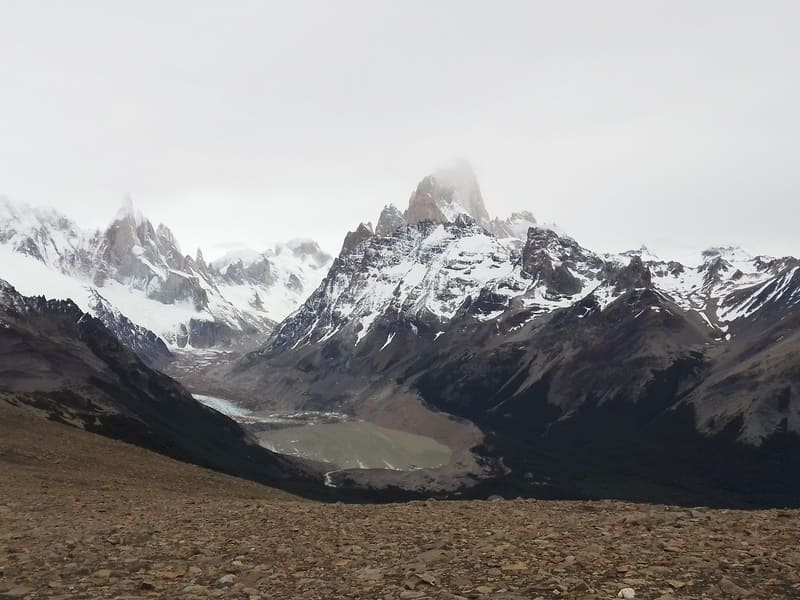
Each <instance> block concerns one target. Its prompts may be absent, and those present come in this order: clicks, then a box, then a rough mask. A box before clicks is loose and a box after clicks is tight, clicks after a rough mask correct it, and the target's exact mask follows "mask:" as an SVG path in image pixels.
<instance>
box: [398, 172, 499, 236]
mask: <svg viewBox="0 0 800 600" xmlns="http://www.w3.org/2000/svg"><path fill="white" fill-rule="evenodd" d="M459 214H466V215H468V216H470V217H472V218H473V219H474V220H475V221H476V222H477V223H478V224H479V225H480V226H481V227H488V226H489V213H488V212H487V210H486V206H485V205H484V203H483V195H482V194H481V190H480V187H479V185H478V180H477V177H476V176H475V173H474V171H473V170H472V167H470V166H469V164H467V163H466V162H458V163H456V164H455V165H453V166H452V167H450V168H448V169H442V170H440V171H437V172H436V173H434V174H433V175H429V176H427V177H425V178H424V179H423V180H422V181H420V183H419V184H418V185H417V189H416V190H415V191H414V193H413V194H412V195H411V198H410V199H409V202H408V209H407V210H406V212H405V215H404V218H405V221H406V222H407V223H409V224H411V225H413V224H416V223H420V222H422V221H430V222H433V223H452V222H453V221H454V220H455V218H456V216H457V215H459Z"/></svg>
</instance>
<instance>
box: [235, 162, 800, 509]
mask: <svg viewBox="0 0 800 600" xmlns="http://www.w3.org/2000/svg"><path fill="white" fill-rule="evenodd" d="M460 175H461V176H460V178H459V179H458V186H461V187H460V188H459V187H458V186H456V185H453V184H452V183H451V182H449V181H448V183H447V184H444V183H443V182H442V179H443V178H438V177H437V176H436V175H432V176H428V177H426V178H424V179H423V180H422V181H421V183H420V184H419V185H418V186H417V188H416V189H415V191H414V193H413V194H412V195H411V199H410V201H409V207H408V209H406V210H405V211H404V212H401V211H400V210H399V209H397V208H395V207H392V206H387V207H386V208H384V209H383V211H382V213H381V216H380V218H379V220H378V226H377V227H376V228H375V229H374V230H373V229H372V228H371V226H369V225H366V224H362V225H361V226H359V227H358V228H357V229H356V230H355V231H353V232H350V233H349V234H348V235H347V237H346V240H345V243H344V244H343V248H342V251H341V253H340V254H339V256H338V257H337V258H336V259H335V260H334V262H333V265H332V267H331V270H330V271H329V273H328V275H327V277H326V278H325V279H324V280H323V282H322V284H321V285H320V287H319V288H317V290H316V291H315V292H314V293H313V294H311V296H310V297H309V298H308V300H307V301H306V302H305V303H304V304H303V305H302V306H301V307H300V308H299V309H298V310H297V311H296V312H295V313H293V314H292V315H290V316H289V317H288V318H287V319H286V320H284V321H283V322H282V323H281V324H280V325H279V326H278V327H276V329H275V331H274V333H273V334H272V335H271V337H270V339H269V340H268V342H267V343H266V344H265V345H264V347H263V348H261V349H260V350H259V351H257V352H253V353H251V354H250V355H248V356H246V357H245V358H243V359H242V360H241V361H240V362H239V363H238V364H237V365H236V366H235V367H234V368H233V369H231V370H230V371H228V372H227V373H226V374H223V375H222V377H223V378H224V380H225V384H226V385H227V386H229V389H231V390H236V393H237V394H238V397H240V398H247V397H250V398H253V397H254V395H253V391H254V390H258V391H259V396H258V397H259V398H260V399H262V400H261V402H262V403H269V402H270V401H271V399H275V401H279V402H280V403H282V404H283V405H285V404H286V403H287V402H288V403H290V404H292V406H293V407H296V408H303V407H309V408H310V407H314V408H320V407H324V408H326V409H334V408H336V409H342V410H352V411H354V412H356V413H359V411H363V410H367V408H365V407H370V408H369V410H375V408H374V406H375V403H376V402H378V400H377V399H378V398H388V397H395V396H397V395H402V394H412V395H415V396H416V397H418V398H419V399H421V400H422V401H423V402H424V403H425V404H426V405H427V406H430V407H433V408H435V409H439V410H443V411H445V412H448V413H451V414H455V415H457V416H459V417H463V418H466V419H469V420H471V421H472V422H474V423H476V424H477V425H478V426H480V427H481V428H482V429H483V430H484V431H487V432H492V436H494V438H493V439H494V440H495V442H494V443H493V444H492V445H491V448H493V449H489V450H487V452H489V454H490V455H491V456H493V457H495V458H498V457H502V459H503V461H504V462H503V464H504V465H506V466H507V467H508V466H509V465H510V464H511V463H515V464H513V466H511V470H512V472H515V473H516V475H509V477H510V478H511V479H512V480H513V486H514V487H515V488H516V486H523V487H525V486H529V483H526V482H525V481H526V480H525V478H524V477H522V474H523V473H525V472H526V471H530V470H531V469H533V468H534V466H532V465H531V464H530V462H528V461H529V460H530V459H531V457H532V456H537V455H538V454H539V453H542V452H543V453H546V454H548V455H550V454H553V453H555V454H556V455H558V456H560V457H561V458H559V459H558V460H557V461H556V462H557V463H558V465H559V466H560V467H565V468H569V469H574V468H575V465H576V462H574V461H577V463H587V462H592V463H593V464H594V462H596V461H599V464H598V465H597V469H598V473H603V474H604V475H608V476H609V477H611V478H612V479H613V478H616V477H622V478H623V480H624V477H625V475H624V473H623V474H621V473H620V472H618V471H617V470H616V469H617V468H618V467H619V468H620V469H621V470H622V471H625V469H634V470H636V471H637V473H638V472H642V471H644V472H647V473H651V474H652V473H661V474H663V475H664V477H667V478H674V479H672V481H674V482H675V483H674V485H675V486H677V488H676V489H684V490H685V489H688V488H691V487H692V486H696V485H698V482H699V481H708V478H709V477H710V476H711V474H715V475H714V476H716V477H717V478H718V479H719V480H720V483H719V485H720V486H723V487H726V486H730V487H731V489H734V488H735V489H736V490H737V492H736V493H737V494H738V493H743V490H744V489H746V488H748V486H752V485H755V483H754V481H755V480H751V479H747V478H741V477H740V475H741V473H738V472H737V473H732V472H729V471H726V470H725V467H724V465H725V464H726V463H725V461H726V460H728V458H726V457H730V456H731V454H730V452H733V450H732V449H733V448H734V447H735V448H746V449H744V450H741V453H742V454H741V456H739V458H737V460H738V459H741V460H742V461H743V462H746V463H748V464H751V463H750V461H752V464H753V465H759V466H757V467H754V469H755V470H754V471H753V472H756V471H758V469H762V470H761V471H760V472H761V473H762V474H764V478H765V481H764V482H763V484H764V486H765V488H764V489H765V490H772V491H774V490H776V489H781V486H783V485H784V484H785V481H784V480H783V479H782V476H783V474H782V473H781V472H780V470H777V471H776V470H773V469H772V467H771V466H770V465H771V464H772V463H769V461H770V460H773V458H774V456H773V454H772V450H771V449H772V448H777V447H779V444H778V442H776V441H775V440H777V439H779V438H780V439H782V438H781V436H785V435H789V436H790V437H791V439H790V441H789V442H786V443H790V444H796V446H797V447H798V448H800V436H799V435H798V434H800V379H799V378H798V373H800V362H798V361H799V360H800V359H798V357H799V356H800V261H798V260H797V259H795V258H792V257H786V258H771V257H765V256H756V257H752V256H750V255H748V254H747V253H745V252H744V251H742V250H740V249H736V248H711V249H709V250H707V251H706V252H704V253H703V255H702V257H701V260H700V261H699V264H697V265H684V264H681V263H680V262H677V261H668V260H662V259H660V258H659V257H657V256H655V255H654V254H653V253H652V252H650V251H649V250H648V249H647V248H646V247H642V248H640V249H639V250H634V251H628V252H624V253H621V254H619V255H601V254H599V253H596V252H592V251H591V250H589V249H587V248H584V247H583V246H581V245H580V244H579V243H578V242H577V241H575V240H574V239H572V238H571V237H569V236H566V235H564V234H563V232H559V231H558V230H555V229H554V228H551V227H542V226H538V225H537V224H536V220H535V218H533V216H532V215H529V214H525V213H522V214H523V215H524V216H520V215H519V214H517V215H516V216H512V217H511V219H509V221H508V223H511V224H514V223H516V224H520V223H522V222H525V223H526V224H530V226H529V227H528V228H527V231H526V233H525V239H524V242H522V244H521V245H520V244H519V243H515V242H514V239H515V238H514V237H513V236H518V235H519V234H520V231H519V230H518V229H517V230H515V229H514V228H513V227H511V226H508V227H505V228H503V227H499V226H498V225H497V223H499V222H500V223H502V222H504V221H502V220H498V219H490V218H489V216H488V212H487V211H486V209H485V207H484V205H483V200H482V196H481V195H480V193H479V191H480V190H479V188H478V186H477V182H476V180H475V179H474V177H466V176H464V174H463V173H460ZM466 199H468V200H466ZM742 365H745V366H744V367H743V366H742ZM287 382H291V387H290V388H289V387H287ZM600 423H602V426H598V424H600ZM615 440H629V447H628V448H627V449H626V450H625V453H624V460H623V461H622V462H620V460H622V459H620V458H619V456H617V454H615V453H616V452H617V449H616V448H617V446H618V443H617V442H616V441H615ZM780 443H783V442H780ZM520 444H522V446H524V447H525V448H527V449H528V450H529V451H530V453H526V452H525V451H523V450H522V449H521V447H520V446H519V445H520ZM775 444H778V445H777V446H776V445H775ZM506 447H508V448H515V450H514V452H515V454H514V455H513V456H509V455H507V454H505V453H504V451H503V450H502V448H506ZM654 447H658V448H666V450H663V452H662V454H660V455H659V454H657V453H656V454H654V453H653V448H654ZM792 447H794V446H792ZM583 449H591V451H588V452H586V453H584V452H583ZM593 450H596V454H593V452H592V451H593ZM736 451H737V452H739V451H740V450H736ZM686 453H689V454H691V453H700V454H701V455H702V456H701V457H700V458H699V459H697V460H696V461H695V463H696V464H693V468H692V469H689V470H688V471H685V472H682V471H681V470H680V469H681V468H683V467H680V468H679V467H678V466H677V465H679V464H680V465H683V464H685V463H686V461H688V460H690V458H689V457H688V456H684V454H686ZM665 456H673V457H674V458H675V459H676V462H675V463H669V461H667V463H668V464H667V465H664V464H662V463H664V461H665V458H664V457H665ZM719 461H722V462H719ZM764 461H766V462H764ZM623 463H624V465H623V466H622V467H620V465H622V464H623ZM657 463H658V465H657ZM553 464H555V463H553ZM656 465H657V466H656ZM536 468H542V465H541V464H540V463H536ZM548 475H552V476H553V477H556V476H557V474H554V473H548ZM728 475H730V477H728ZM737 477H739V478H738V479H737ZM646 478H647V476H645V479H646ZM687 478H688V479H689V480H691V481H688V480H687ZM533 479H536V477H535V476H534V477H533ZM587 485H589V484H587ZM659 485H661V484H659ZM592 486H594V483H592V484H591V486H589V487H587V488H586V489H587V490H589V489H591V490H592V493H594V491H596V490H595V488H594V487H592ZM681 486H684V487H683V488H681ZM686 486H688V488H687V487H686ZM693 489H694V488H693ZM720 489H721V488H720ZM726 489H727V487H726ZM717 491H718V490H717ZM587 493H589V492H587ZM715 493H716V492H715ZM765 493H767V492H765ZM769 493H772V492H771V491H770V492H769ZM626 497H632V496H631V495H630V494H628V495H627V496H626ZM636 497H643V496H636ZM647 497H649V498H652V496H647ZM683 497H684V498H688V496H683Z"/></svg>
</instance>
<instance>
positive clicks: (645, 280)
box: [609, 256, 653, 292]
mask: <svg viewBox="0 0 800 600" xmlns="http://www.w3.org/2000/svg"><path fill="white" fill-rule="evenodd" d="M609 284H610V285H612V286H613V287H614V289H615V291H617V292H622V291H625V290H633V289H641V288H649V287H652V285H653V281H652V274H651V273H650V269H649V268H647V265H645V264H644V262H643V261H642V258H641V257H640V256H632V257H631V261H630V262H629V263H628V264H627V265H626V266H624V267H622V268H620V269H618V270H617V271H616V272H615V273H614V274H613V275H612V276H611V278H610V279H609Z"/></svg>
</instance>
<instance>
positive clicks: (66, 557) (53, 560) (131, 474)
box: [0, 403, 800, 600]
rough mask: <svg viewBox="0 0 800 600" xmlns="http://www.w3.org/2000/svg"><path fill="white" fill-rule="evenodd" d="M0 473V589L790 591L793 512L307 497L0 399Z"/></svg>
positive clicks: (515, 594) (96, 594)
mask: <svg viewBox="0 0 800 600" xmlns="http://www.w3.org/2000/svg"><path fill="white" fill-rule="evenodd" d="M0 404H3V403H0ZM0 481H2V485H0V598H65V599H66V598H120V599H122V598H244V599H248V598H263V599H267V598H268V599H291V598H309V599H330V598H364V599H384V598H385V599H395V598H397V599H425V598H431V599H434V598H435V599H440V598H441V599H445V598H448V599H458V598H494V599H503V598H505V599H512V598H513V599H526V600H532V599H537V598H544V599H550V598H590V599H591V598H598V599H599V598H607V599H611V598H617V597H635V598H645V599H657V598H658V599H661V600H668V599H671V598H675V599H682V598H713V599H716V598H800V548H799V547H798V545H797V544H798V540H800V512H798V511H788V510H786V511H784V510H772V511H752V512H741V511H725V510H708V509H702V508H700V509H691V510H690V509H683V508H675V507H667V506H651V505H631V504H625V503H618V502H544V501H525V500H513V501H497V502H477V501H476V502H435V501H427V502H413V503H409V504H397V505H384V506H356V505H341V504H337V505H322V504H316V503H312V502H304V501H299V500H297V499H293V498H291V497H290V496H288V495H286V494H283V493H281V492H276V491H275V490H271V489H269V488H265V487H262V486H258V485H255V484H252V483H249V482H244V481H241V480H237V479H234V478H231V477H226V476H223V475H219V474H216V473H211V472H209V471H205V470H203V469H200V468H198V467H193V466H189V465H184V464H181V463H177V462H175V461H171V460H169V459H166V458H163V457H160V456H157V455H154V454H152V453H149V452H146V451H144V450H141V449H139V448H135V447H131V446H128V445H126V444H121V443H118V442H113V441H110V440H106V439H104V438H100V437H98V436H94V435H91V434H87V433H84V432H81V431H77V430H73V429H70V428H68V427H65V426H61V425H56V424H52V423H45V422H43V421H42V420H41V419H40V418H39V417H35V416H31V415H29V414H27V413H24V411H19V410H18V409H13V410H9V409H7V408H3V409H2V410H0ZM623 590H625V591H624V592H623ZM631 590H632V591H633V593H635V596H630V594H631ZM620 594H623V595H622V596H620Z"/></svg>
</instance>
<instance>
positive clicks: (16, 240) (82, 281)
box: [0, 200, 331, 358]
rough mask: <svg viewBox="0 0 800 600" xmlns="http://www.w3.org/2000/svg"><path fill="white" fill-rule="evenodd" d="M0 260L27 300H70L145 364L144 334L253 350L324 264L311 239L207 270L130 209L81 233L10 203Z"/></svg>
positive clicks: (246, 253) (55, 217)
mask: <svg viewBox="0 0 800 600" xmlns="http://www.w3.org/2000/svg"><path fill="white" fill-rule="evenodd" d="M0 256H2V261H1V262H0V277H3V278H5V279H7V280H8V281H10V282H11V283H12V284H14V285H15V286H18V287H19V288H20V289H22V290H23V291H25V292H26V293H29V294H33V293H37V294H44V295H47V296H48V297H55V298H71V299H73V300H74V301H75V302H77V303H78V304H79V305H80V306H81V307H82V308H83V309H85V310H87V311H90V312H92V313H93V314H95V315H97V316H99V317H100V318H102V319H103V320H104V322H105V323H106V325H107V326H109V327H110V328H111V329H112V330H114V331H116V333H117V334H118V335H119V337H120V339H122V340H124V341H126V343H128V341H131V340H132V339H133V338H132V336H133V335H136V336H138V337H139V341H137V342H133V341H131V342H130V345H131V347H132V348H134V349H135V350H136V351H137V352H140V353H143V354H142V355H143V356H146V357H147V356H149V353H151V352H156V350H157V349H156V348H155V347H153V348H147V349H145V348H144V345H143V342H142V341H141V338H142V337H145V338H152V337H161V338H163V340H165V341H166V344H167V345H168V346H170V347H172V348H206V347H211V346H217V345H231V344H244V345H245V346H247V345H249V346H252V345H253V344H256V343H257V342H258V341H259V340H263V339H265V337H266V335H267V334H268V333H269V331H270V330H271V328H272V327H273V325H274V324H275V323H276V322H277V321H280V320H281V319H283V318H284V317H286V316H287V315H288V314H289V313H291V312H292V311H293V310H294V309H295V308H296V307H297V306H298V305H299V304H300V303H301V302H302V301H303V300H304V299H305V297H306V296H307V295H308V293H310V292H311V290H313V289H314V288H315V287H316V286H317V285H318V284H319V281H320V280H321V279H322V277H323V276H324V274H325V272H326V271H327V268H328V266H329V264H330V262H331V258H330V257H329V256H328V255H327V254H325V253H324V252H323V251H322V250H321V249H320V248H319V246H318V245H317V244H316V243H315V242H313V241H310V240H297V241H294V242H289V243H287V244H283V245H278V246H276V247H275V248H274V249H272V250H269V251H266V252H255V251H251V250H242V251H237V252H235V253H232V254H229V255H227V256H226V257H224V258H223V259H220V260H219V261H215V262H214V263H213V264H211V265H209V264H207V263H206V261H205V260H204V258H203V255H202V253H201V252H200V251H199V250H198V251H197V253H196V254H195V256H194V257H192V256H189V255H187V254H184V253H183V252H182V250H181V248H180V245H179V244H178V241H177V240H176V238H175V236H174V234H173V233H172V231H171V230H170V229H169V228H168V227H166V226H165V225H159V226H158V227H154V226H153V225H152V223H151V222H150V221H149V220H147V219H146V218H145V217H143V216H142V215H141V214H140V213H138V212H136V211H135V210H134V209H133V207H132V206H131V205H130V204H127V205H126V206H124V207H123V208H122V210H120V212H119V214H118V215H117V217H116V218H115V219H114V221H113V222H112V223H111V224H110V225H109V226H108V228H106V229H105V230H104V231H85V230H82V229H81V228H79V227H78V226H77V225H76V224H75V223H73V222H72V221H70V220H69V219H68V218H67V217H65V216H64V215H61V214H59V213H58V212H56V211H53V210H43V209H36V208H30V207H26V206H21V205H15V204H12V203H10V202H9V201H7V200H2V201H0ZM122 319H126V321H125V322H124V324H122V325H119V326H115V325H114V324H113V323H112V320H117V321H120V322H122V321H121V320H122ZM137 328H138V329H137ZM129 330H136V331H137V333H136V334H132V333H130V331H129ZM153 334H155V335H153ZM162 350H163V349H162ZM159 352H160V350H159V351H158V352H156V354H158V353H159ZM155 358H164V357H163V356H161V357H155Z"/></svg>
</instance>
